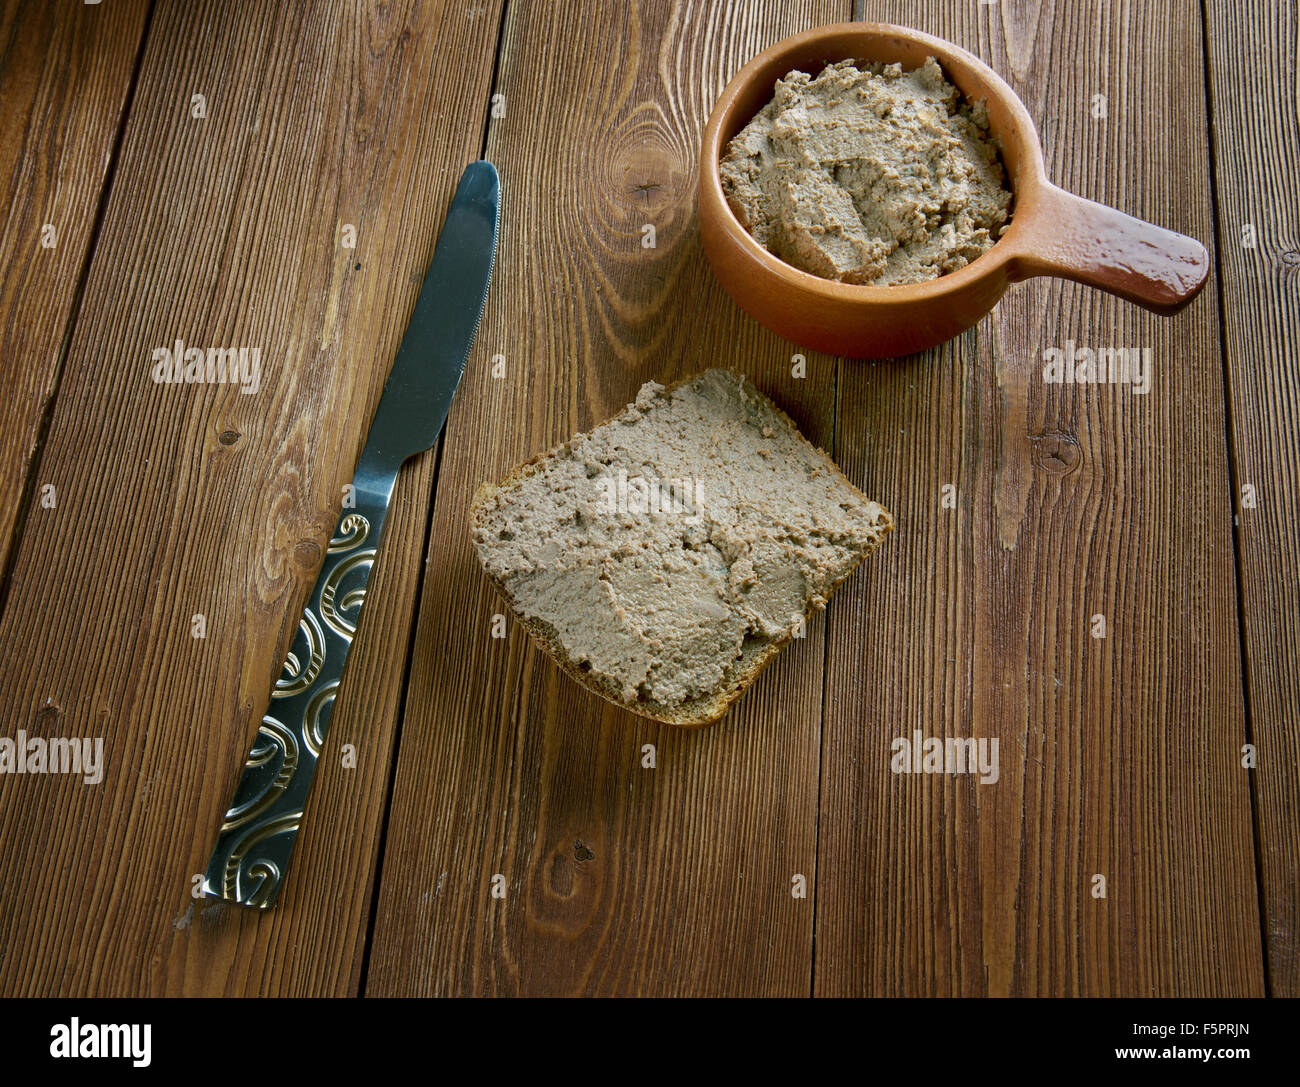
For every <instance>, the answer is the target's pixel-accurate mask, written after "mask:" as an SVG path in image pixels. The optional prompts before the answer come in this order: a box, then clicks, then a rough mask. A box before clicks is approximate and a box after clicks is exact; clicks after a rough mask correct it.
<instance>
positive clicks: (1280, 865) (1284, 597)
mask: <svg viewBox="0 0 1300 1087" xmlns="http://www.w3.org/2000/svg"><path fill="white" fill-rule="evenodd" d="M1206 19H1207V28H1206V33H1207V44H1208V50H1207V54H1208V58H1209V66H1210V89H1211V92H1212V100H1211V118H1212V120H1213V132H1214V151H1215V164H1216V181H1217V184H1216V192H1217V195H1218V222H1219V238H1220V240H1221V245H1220V248H1219V269H1220V275H1221V277H1222V286H1223V296H1222V315H1223V332H1224V348H1225V353H1226V358H1227V369H1228V391H1229V399H1228V402H1229V404H1230V405H1231V423H1232V434H1231V448H1232V450H1233V454H1234V465H1233V467H1234V474H1233V480H1234V484H1235V486H1234V488H1233V498H1234V508H1235V510H1236V512H1237V513H1238V514H1239V523H1240V527H1239V528H1238V530H1237V536H1236V540H1237V553H1238V556H1239V560H1238V561H1239V565H1240V570H1241V612H1242V619H1243V623H1244V630H1245V649H1246V675H1247V684H1248V699H1249V707H1250V722H1251V732H1252V735H1251V739H1252V741H1253V742H1254V744H1255V745H1256V748H1257V750H1258V760H1259V762H1258V770H1257V772H1256V774H1255V775H1254V776H1255V788H1256V813H1257V814H1256V825H1257V832H1258V835H1259V856H1260V863H1261V879H1262V885H1263V886H1262V896H1263V908H1264V930H1265V939H1266V941H1267V950H1268V977H1269V982H1270V987H1271V992H1272V993H1273V995H1274V996H1292V997H1294V996H1300V897H1297V893H1296V873H1297V872H1298V871H1300V826H1298V825H1297V822H1296V812H1297V811H1298V810H1300V729H1298V728H1297V722H1300V708H1298V707H1297V702H1296V676H1297V675H1298V674H1300V625H1298V624H1297V616H1300V510H1298V509H1297V506H1296V495H1297V493H1298V492H1300V375H1298V374H1297V372H1296V371H1297V364H1298V362H1300V316H1298V315H1300V223H1298V222H1297V220H1296V209H1297V207H1298V206H1300V185H1297V182H1296V171H1297V170H1300V133H1297V129H1296V103H1295V88H1296V80H1297V71H1296V37H1297V35H1300V14H1298V13H1297V11H1296V7H1295V5H1294V4H1287V3H1271V4H1263V5H1260V6H1259V7H1258V8H1257V9H1255V11H1254V16H1253V18H1251V19H1249V20H1245V19H1243V18H1242V17H1241V11H1240V9H1234V8H1233V7H1232V6H1231V5H1228V4H1224V3H1221V2H1220V0H1210V3H1209V4H1208V5H1207V6H1206ZM1248 228H1250V229H1249V230H1248ZM1251 231H1253V234H1254V236H1253V237H1251V236H1250V233H1251ZM1252 243H1253V244H1252ZM1247 485H1249V487H1250V489H1251V490H1250V493H1249V498H1248V499H1247V497H1246V496H1245V494H1244V492H1243V488H1245V487H1246V486H1247ZM1247 501H1249V502H1250V503H1252V504H1250V505H1247Z"/></svg>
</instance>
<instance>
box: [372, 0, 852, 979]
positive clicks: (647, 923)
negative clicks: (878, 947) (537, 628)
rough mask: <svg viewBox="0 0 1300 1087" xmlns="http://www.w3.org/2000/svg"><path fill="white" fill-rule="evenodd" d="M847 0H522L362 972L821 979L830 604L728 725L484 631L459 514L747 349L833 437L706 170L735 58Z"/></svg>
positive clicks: (786, 399) (812, 429) (811, 368)
mask: <svg viewBox="0 0 1300 1087" xmlns="http://www.w3.org/2000/svg"><path fill="white" fill-rule="evenodd" d="M848 14H849V12H848V5H847V4H832V3H811V2H805V3H798V4H779V5H778V4H757V3H755V4H748V3H747V4H736V5H732V4H723V3H685V2H683V3H670V2H666V0H643V2H639V3H630V4H627V5H603V4H602V5H588V6H586V8H585V9H584V8H582V7H579V6H578V5H566V6H564V7H563V8H562V9H560V10H556V9H553V8H552V6H551V5H549V4H544V3H540V2H536V0H511V3H510V4H509V7H508V9H507V21H506V32H505V38H504V42H503V51H502V57H501V64H500V82H499V86H498V88H497V90H498V91H499V92H500V93H502V94H504V96H505V107H506V108H505V116H504V117H502V118H499V119H497V120H495V121H493V123H492V125H491V128H490V129H489V134H488V155H489V157H490V158H492V159H493V161H495V162H496V163H497V165H498V167H499V168H500V170H501V174H502V179H503V181H502V185H503V209H502V237H501V251H500V254H499V257H498V264H497V278H496V281H495V284H494V286H493V289H492V292H491V296H490V299H489V304H488V311H487V314H486V316H485V319H484V324H483V329H482V332H481V333H480V341H481V344H480V347H481V353H480V355H479V357H478V358H476V359H474V360H471V363H470V368H469V373H468V375H467V377H466V379H465V382H464V383H463V385H462V388H461V392H460V393H459V395H458V396H457V400H456V403H455V405H454V407H453V409H452V415H451V419H450V422H449V429H448V432H447V436H446V438H445V447H444V454H443V464H442V471H441V476H440V479H439V484H438V497H437V504H436V507H435V510H434V519H433V529H432V533H431V541H430V550H429V558H428V564H427V568H426V575H425V585H424V595H423V601H422V604H421V610H420V623H419V629H418V631H417V635H416V642H415V653H414V659H413V662H412V672H411V682H410V688H409V692H408V697H407V713H406V717H405V720H404V722H403V726H402V732H401V740H400V747H399V753H398V772H397V780H396V783H395V788H394V796H393V802H392V813H393V814H392V821H391V825H390V829H389V833H388V838H387V850H386V853H385V859H384V867H383V879H382V883H381V886H380V896H379V905H378V910H377V919H376V926H375V936H374V946H373V949H372V952H371V959H370V970H369V974H368V983H367V990H366V991H367V993H368V994H379V995H387V994H402V995H414V994H470V993H477V994H530V995H540V994H578V993H581V994H587V995H597V994H647V995H648V994H728V993H731V994H769V995H775V994H806V993H807V992H808V987H809V966H810V963H811V951H812V920H813V916H812V901H811V898H802V899H800V898H795V897H793V896H792V893H791V890H792V877H794V876H796V875H803V876H805V877H806V879H807V882H808V885H809V886H811V885H812V881H813V878H814V875H815V870H814V869H815V864H816V809H817V748H818V733H819V727H820V720H821V703H822V675H821V673H822V660H823V652H824V643H823V629H824V628H823V624H822V623H821V621H818V622H815V623H813V624H811V625H810V628H809V631H808V636H807V639H806V641H805V642H804V643H803V644H799V645H797V646H795V647H794V648H792V649H791V650H789V651H787V652H786V653H785V654H784V655H783V657H782V658H781V659H779V660H778V662H777V663H776V664H775V665H774V666H773V667H772V668H771V670H770V671H769V672H767V673H766V674H765V675H764V676H763V678H762V679H761V680H760V681H759V682H758V683H757V684H756V685H755V687H754V688H753V689H751V691H750V692H749V693H748V694H746V695H745V696H744V698H742V699H741V701H740V702H739V703H738V705H737V707H736V708H735V709H734V710H733V711H732V713H731V715H730V716H729V717H728V718H727V719H725V720H724V722H723V723H721V724H720V725H718V726H716V727H715V728H714V729H712V730H710V731H706V732H702V733H682V732H679V731H676V730H674V729H672V728H669V727H660V726H656V725H654V724H652V723H650V722H647V721H644V720H643V719H640V718H636V717H633V716H632V715H630V714H627V713H626V712H625V711H622V710H619V709H616V708H614V707H612V706H610V705H609V704H608V703H605V702H603V701H601V700H600V699H598V698H596V697H595V696H592V695H589V694H588V693H586V692H585V691H583V690H581V689H580V688H579V687H578V686H577V685H576V684H574V683H571V682H569V681H568V680H567V679H566V678H565V677H564V676H563V675H562V673H561V672H560V671H559V669H558V668H557V667H556V666H555V665H553V664H552V663H551V662H550V661H549V659H547V658H545V657H544V656H543V655H541V654H540V653H539V652H538V651H537V650H536V649H535V648H533V647H532V646H531V645H530V644H529V642H528V641H527V638H526V636H525V635H524V634H523V633H522V632H521V631H520V630H519V629H517V628H511V629H510V630H509V633H508V637H506V638H504V639H493V638H492V637H491V636H490V624H491V621H492V616H493V615H494V614H496V613H502V612H504V611H505V608H504V606H503V604H502V603H501V602H500V600H498V599H497V598H496V597H495V596H494V595H493V593H492V591H491V589H490V587H489V586H488V584H487V581H486V579H484V578H483V577H482V576H481V575H480V573H479V571H478V569H477V566H476V562H475V560H474V558H473V556H472V554H471V549H470V547H469V540H468V532H467V527H466V516H467V509H468V504H469V500H470V498H471V496H472V494H473V491H474V489H475V488H476V487H477V485H478V484H479V483H480V482H481V481H483V480H485V479H498V478H500V477H501V476H502V475H504V474H505V472H506V471H507V470H508V469H510V468H511V467H513V466H514V465H515V464H516V463H518V462H519V461H521V460H523V459H524V458H526V457H527V456H530V455H532V454H534V453H537V452H540V451H542V450H544V449H546V448H549V447H550V446H552V445H554V444H555V443H557V442H558V441H561V440H563V439H565V438H567V437H569V436H570V435H571V434H572V433H573V432H575V431H577V430H581V429H585V428H588V427H590V426H591V425H593V424H594V423H596V422H599V421H601V420H602V419H603V418H605V417H607V416H609V415H611V414H613V413H614V412H615V411H616V410H617V409H619V408H620V407H621V406H622V405H623V404H625V403H626V402H628V401H629V400H630V399H631V398H632V397H633V396H634V395H635V393H636V390H637V388H638V387H639V386H640V384H641V383H642V382H643V381H646V380H649V379H655V380H658V381H665V382H666V381H668V380H672V379H675V378H677V377H681V376H684V375H686V374H688V373H691V372H693V371H696V370H700V369H704V368H707V367H709V366H732V367H735V368H738V369H741V370H744V371H745V372H747V373H749V374H750V375H751V376H752V377H753V378H754V379H755V380H756V382H757V383H758V385H759V386H760V387H761V388H762V389H764V390H765V391H766V392H768V393H769V394H770V395H772V396H773V397H774V398H775V399H776V400H777V402H778V403H779V404H781V406H782V407H784V408H785V409H786V410H788V411H789V412H790V413H791V414H792V416H793V417H794V418H795V420H796V421H797V422H798V423H799V424H800V426H801V427H802V428H803V430H804V432H805V433H806V434H808V436H809V437H810V438H811V439H812V440H814V441H817V442H820V443H822V444H826V443H828V442H829V440H830V436H831V434H832V432H833V404H834V395H833V392H834V361H833V360H830V359H827V358H825V357H814V356H812V355H809V357H808V361H807V365H808V376H807V377H806V378H803V379H796V378H793V377H792V376H791V363H790V358H791V355H792V353H794V352H795V351H796V350H797V349H795V348H792V347H791V346H790V345H788V344H786V343H784V342H783V341H780V340H777V339H776V338H774V337H773V336H772V335H771V334H769V333H767V332H766V331H765V330H763V329H762V328H761V327H759V326H758V325H757V324H756V323H755V322H753V321H751V320H750V319H749V318H747V317H745V316H744V315H743V314H741V313H740V312H739V311H738V309H737V308H736V307H735V306H734V305H733V304H732V303H731V302H730V300H729V299H728V298H727V297H726V296H725V295H724V294H723V293H722V291H721V289H720V288H719V287H718V285H717V284H716V282H714V281H713V279H712V276H711V273H710V272H709V271H708V268H707V265H706V263H705V260H704V257H703V254H702V252H701V250H700V247H699V242H698V237H697V233H696V229H695V217H694V199H695V194H694V187H695V166H696V158H697V152H698V146H699V140H700V134H701V131H702V129H703V125H704V122H705V120H706V119H707V115H708V111H709V109H710V108H711V106H712V103H713V101H714V99H715V97H716V95H717V94H718V93H719V92H720V91H721V89H722V86H723V85H724V83H725V81H726V79H727V78H728V77H729V76H730V75H731V74H732V73H733V72H734V71H735V70H736V69H738V68H739V67H740V66H741V64H743V63H744V62H745V61H746V60H747V59H748V58H749V57H750V56H751V55H752V54H753V53H754V52H756V51H758V50H759V49H760V48H762V47H763V46H765V45H767V44H770V43H771V42H773V41H775V40H777V39H779V38H780V37H782V36H784V35H786V34H788V33H791V32H793V31H794V30H796V29H798V28H800V27H802V26H806V25H809V24H812V23H816V22H827V21H834V20H835V19H836V18H844V17H846V16H847V15H848ZM646 224H650V225H653V226H654V227H655V231H656V246H655V248H653V249H646V248H643V247H642V238H643V237H644V234H643V231H642V227H643V226H644V225H646ZM494 354H501V355H504V356H505V367H506V368H505V376H504V377H502V378H500V379H494V378H493V377H492V376H491V373H490V370H489V367H488V366H487V359H488V356H490V355H494ZM858 576H859V578H862V577H870V576H871V574H870V573H867V574H860V575H858ZM832 606H833V605H832ZM645 745H653V746H654V747H655V749H656V759H657V765H656V768H655V769H643V768H642V752H643V750H644V746H645ZM494 875H500V876H501V877H503V886H504V888H505V897H504V898H503V899H494V898H492V897H491V881H492V877H493V876H494Z"/></svg>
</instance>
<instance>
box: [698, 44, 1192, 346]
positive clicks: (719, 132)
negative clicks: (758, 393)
mask: <svg viewBox="0 0 1300 1087" xmlns="http://www.w3.org/2000/svg"><path fill="white" fill-rule="evenodd" d="M930 56H932V57H934V58H935V59H936V60H937V61H938V62H939V65H940V67H942V68H943V71H944V74H945V75H946V76H947V78H948V79H949V81H950V82H952V83H953V84H954V85H955V86H956V87H957V88H958V89H959V90H960V91H961V92H962V93H963V94H964V95H965V96H966V97H967V99H969V100H972V101H974V100H977V99H981V98H982V99H984V100H985V101H987V103H988V111H989V126H990V128H991V130H992V133H993V136H994V137H995V138H996V139H997V142H998V145H999V147H1000V148H1001V151H1002V161H1003V164H1004V165H1005V166H1006V170H1007V175H1008V177H1009V178H1010V181H1011V189H1012V195H1013V199H1014V203H1013V205H1012V217H1011V223H1010V225H1009V226H1008V227H1007V228H1006V229H1005V230H1004V232H1003V234H1002V237H1001V238H999V239H998V241H997V243H996V244H995V245H993V247H992V248H990V249H989V250H988V251H987V252H986V253H984V254H983V255H982V256H980V257H979V258H978V259H977V260H975V261H973V262H972V263H970V264H968V265H967V266H966V267H965V268H961V269H958V270H957V271H955V272H950V273H949V274H948V275H944V276H940V277H939V278H937V279H933V280H930V281H929V282H926V283H909V284H904V285H900V286H893V287H867V286H862V285H858V284H851V283H839V282H836V281H833V280H828V279H821V278H820V277H818V276H814V275H810V274H809V273H807V272H803V271H800V270H799V269H798V268H794V267H792V266H790V265H789V264H786V263H785V262H784V261H782V260H781V259H779V258H778V257H775V256H773V255H772V254H771V253H769V252H768V251H767V250H766V249H764V248H763V247H762V246H761V245H759V244H758V242H756V241H755V240H754V239H753V238H752V237H750V235H749V233H748V232H747V231H746V230H745V228H744V227H743V226H741V225H740V222H739V221H738V220H737V219H736V217H735V215H733V214H732V211H731V209H730V208H729V207H728V206H727V201H726V198H725V197H724V196H723V194H722V183H721V181H720V179H719V176H718V163H719V162H720V160H721V157H722V155H723V153H724V152H725V150H726V147H727V144H728V142H729V141H730V140H731V138H732V137H733V136H735V135H736V134H737V133H738V132H739V131H740V130H741V129H742V128H744V126H745V125H746V124H748V123H749V121H750V119H751V118H753V116H754V114H756V113H757V112H758V111H759V110H760V109H762V108H763V106H764V105H766V104H767V103H768V102H769V101H770V100H771V98H772V92H773V89H774V87H775V86H776V81H777V80H778V79H780V78H781V77H782V76H784V75H785V74H786V73H787V72H790V71H792V70H794V69H796V68H797V69H800V70H802V71H805V72H808V73H809V74H810V75H816V74H817V73H818V72H819V71H821V69H822V68H823V67H825V65H827V64H829V63H833V62H835V61H840V60H846V59H849V58H852V59H854V60H857V61H884V62H886V63H892V62H895V61H897V62H898V63H900V64H902V66H903V68H904V69H911V68H916V67H919V66H920V65H921V64H922V63H923V62H924V60H925V58H926V57H930ZM699 211H700V234H701V237H702V240H703V243H704V251H705V253H706V254H707V255H708V258H709V262H710V263H711V264H712V265H713V270H714V272H715V273H716V275H717V277H718V279H719V280H720V281H721V283H722V285H723V287H725V288H726V289H727V291H728V292H729V293H730V294H731V296H732V297H733V298H734V299H735V300H736V301H737V302H738V303H739V304H740V305H741V307H742V308H744V309H745V310H746V311H748V312H749V313H750V314H751V315H752V316H754V317H755V318H757V319H758V320H759V321H761V322H762V323H763V324H765V325H767V327H768V328H770V329H772V330H773V331H774V332H777V333H779V334H780V335H782V336H784V337H785V338H786V339H788V340H792V341H794V342H795V343H797V344H802V345H805V346H807V347H813V348H817V349H819V350H822V351H828V352H831V353H832V354H837V355H850V356H854V357H858V358H881V357H885V356H891V355H905V354H908V353H910V352H913V351H921V350H924V349H925V348H927V347H933V346H934V345H935V344H937V343H942V342H943V341H944V340H949V339H951V338H952V337H953V336H956V335H957V334H958V333H960V332H962V331H964V330H965V329H967V328H969V327H970V326H971V325H973V324H975V322H976V321H978V320H979V319H980V318H981V317H983V316H984V315H985V314H986V313H988V311H989V310H991V309H992V308H993V306H994V304H995V303H996V302H997V300H998V299H999V298H1001V297H1002V294H1003V292H1004V291H1006V289H1007V285H1008V284H1010V283H1014V282H1017V281H1019V280H1022V279H1028V278H1029V277H1030V276H1044V275H1047V276H1061V277H1063V278H1065V279H1072V280H1075V281H1077V282H1079V283H1086V284H1088V285H1089V286H1092V287H1100V288H1101V289H1102V290H1104V291H1110V292H1111V293H1112V294H1117V295H1119V296H1120V297H1121V298H1126V299H1128V300H1129V301H1131V302H1136V303H1137V304H1138V305H1140V306H1144V307H1146V308H1147V309H1149V310H1153V311H1154V312H1156V313H1173V312H1175V311H1176V310H1178V309H1181V308H1182V307H1183V306H1185V305H1187V303H1188V302H1190V301H1191V300H1192V299H1193V298H1195V297H1196V294H1197V293H1198V292H1199V291H1200V289H1201V288H1202V287H1203V286H1204V285H1205V280H1206V276H1207V275H1208V274H1209V268H1210V259H1209V255H1208V254H1207V253H1206V251H1205V247H1204V246H1203V245H1201V243H1200V242H1198V241H1196V240H1195V239H1193V238H1188V237H1186V236H1185V235H1183V234H1176V233H1174V232H1173V231H1171V230H1164V229H1163V228H1161V227H1158V226H1154V225H1152V224H1151V223H1146V222H1143V221H1142V220H1141V219H1134V218H1133V217H1132V216H1130V215H1125V214H1124V213H1123V212H1120V211H1116V210H1115V209H1114V208H1108V207H1106V206H1105V205H1103V204H1097V203H1094V202H1093V201H1091V200H1085V199H1083V198H1082V197H1079V196H1074V195H1073V194H1071V193H1068V192H1066V191H1065V190H1063V189H1059V188H1057V187H1056V186H1055V185H1053V184H1052V183H1051V182H1050V181H1048V180H1047V174H1046V172H1045V171H1044V169H1043V149H1042V146H1041V145H1040V144H1039V142H1038V133H1037V131H1036V129H1035V128H1034V122H1033V120H1032V119H1031V118H1030V116H1029V113H1028V111H1027V110H1026V109H1025V107H1024V104H1023V103H1022V102H1021V101H1020V99H1019V98H1017V97H1016V94H1015V92H1014V91H1012V89H1011V88H1010V87H1008V86H1007V85H1006V83H1004V82H1003V81H1002V79H1001V78H1000V77H999V76H998V75H997V73H996V72H994V71H993V70H992V69H991V68H989V67H988V65H986V64H985V63H984V62H983V61H981V60H979V59H978V58H977V57H975V56H972V55H971V54H970V53H968V52H966V51H965V50H964V49H959V48H958V47H957V46H955V45H952V44H951V43H949V42H946V41H944V40H943V39H941V38H935V37H932V36H931V35H929V34H922V33H920V32H918V31H915V30H909V29H907V28H906V27H901V26H891V25H889V24H887V23H838V24H835V25H833V26H824V27H818V28H816V29H814V30H809V31H805V32H804V33H802V34H796V35H794V36H793V37H790V38H786V39H785V40H784V41H781V42H778V43H777V44H776V45H774V46H772V48H770V49H768V50H766V51H765V52H762V53H760V54H759V55H758V56H756V57H755V58H754V59H753V60H751V61H750V62H749V63H748V64H746V65H745V66H744V67H743V68H742V69H741V70H740V71H739V72H738V73H737V74H736V76H735V78H733V79H732V80H731V82H730V83H729V84H727V88H726V90H724V91H723V92H722V97H721V98H719V99H718V103H717V105H716V106H715V107H714V109H713V115H712V116H711V117H710V118H709V123H708V126H707V127H706V128H705V130H704V150H703V154H702V156H701V158H700V185H699Z"/></svg>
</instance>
